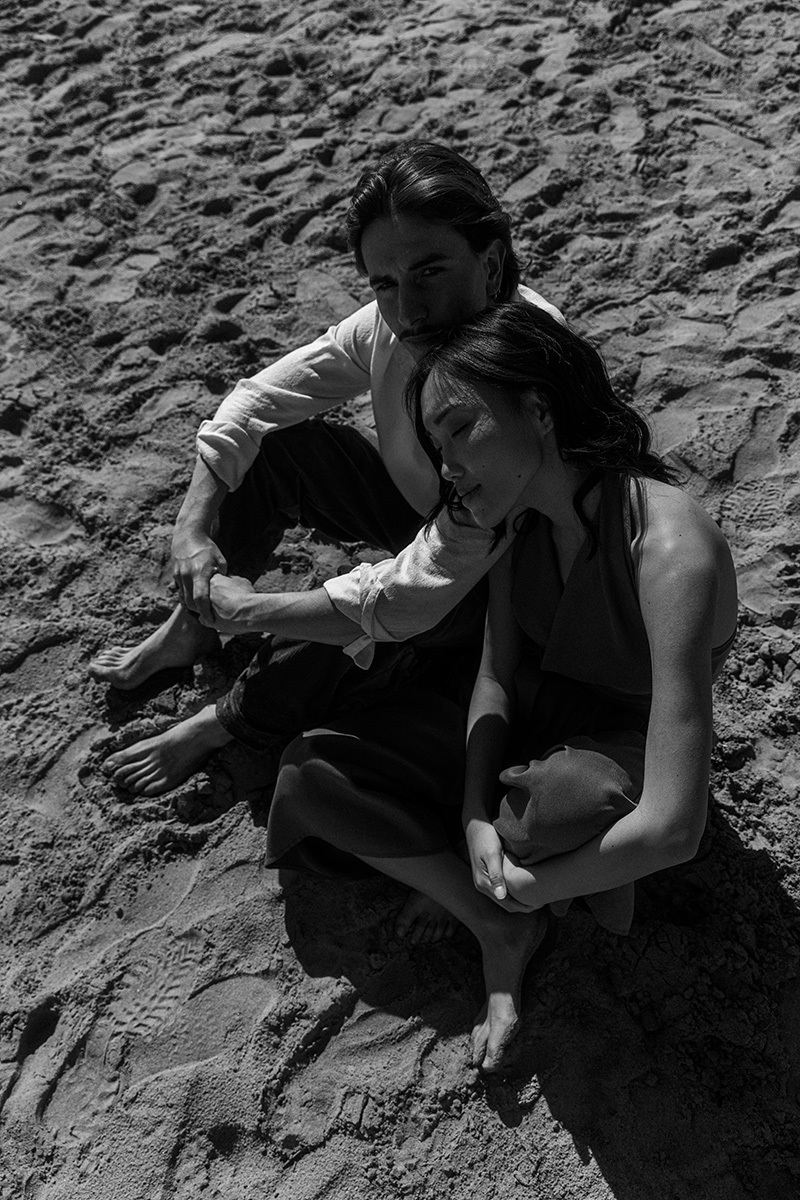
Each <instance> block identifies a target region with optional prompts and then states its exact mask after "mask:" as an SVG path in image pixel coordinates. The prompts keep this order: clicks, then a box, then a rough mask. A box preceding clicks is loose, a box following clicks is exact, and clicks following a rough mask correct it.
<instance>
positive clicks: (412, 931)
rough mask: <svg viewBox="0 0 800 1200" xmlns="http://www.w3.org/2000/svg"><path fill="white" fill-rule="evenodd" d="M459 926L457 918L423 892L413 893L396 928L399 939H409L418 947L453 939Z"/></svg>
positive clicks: (404, 905)
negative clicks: (423, 944)
mask: <svg viewBox="0 0 800 1200" xmlns="http://www.w3.org/2000/svg"><path fill="white" fill-rule="evenodd" d="M457 925H458V922H457V921H456V919H455V917H454V916H453V915H452V914H451V913H449V912H448V911H447V909H446V908H442V906H441V904H437V903H436V901H435V900H431V899H429V897H428V896H424V895H423V894H422V892H416V891H411V892H409V894H408V896H407V897H406V900H405V903H404V904H403V907H402V908H401V909H400V912H399V913H398V915H397V920H396V921H395V926H394V928H395V933H396V934H397V936H398V937H401V938H408V940H409V941H410V942H412V943H413V944H414V945H415V946H416V945H419V944H422V943H428V942H442V941H444V940H445V939H446V938H451V937H452V936H453V934H454V933H455V931H456V927H457Z"/></svg>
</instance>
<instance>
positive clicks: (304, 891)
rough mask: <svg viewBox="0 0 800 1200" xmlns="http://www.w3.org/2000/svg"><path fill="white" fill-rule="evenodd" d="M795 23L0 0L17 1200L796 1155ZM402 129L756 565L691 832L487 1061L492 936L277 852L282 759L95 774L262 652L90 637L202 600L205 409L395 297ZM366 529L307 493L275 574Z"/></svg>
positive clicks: (624, 1182)
mask: <svg viewBox="0 0 800 1200" xmlns="http://www.w3.org/2000/svg"><path fill="white" fill-rule="evenodd" d="M799 34H800V17H798V12H797V7H796V3H795V2H794V0H771V2H770V3H758V2H757V0H678V2H676V3H663V2H660V0H649V2H643V3H633V2H632V0H609V2H608V3H606V4H604V3H589V2H585V0H575V2H574V3H570V4H562V3H558V2H556V0H551V2H549V3H548V2H544V0H539V2H530V0H528V2H524V3H523V2H522V0H503V3H498V4H496V5H493V4H486V3H478V2H477V0H475V2H470V0H459V2H455V0H453V2H450V0H411V2H409V3H399V2H398V0H393V2H387V3H382V4H366V3H361V2H359V0H339V2H338V3H337V4H336V5H333V4H330V3H323V2H322V0H296V2H295V3H294V4H288V3H283V2H282V0H221V2H220V3H217V4H212V3H210V2H209V0H196V2H194V3H186V4H174V5H171V4H164V3H156V2H154V0H128V2H127V3H125V2H124V0H119V2H118V3H114V2H113V0H80V2H75V3H72V2H70V0H58V2H56V0H38V2H37V0H28V2H22V0H4V4H3V6H2V14H1V15H0V71H1V73H2V74H1V80H2V82H1V83H0V113H1V115H2V120H1V121H0V204H1V205H2V214H1V215H0V270H1V271H2V278H3V287H2V292H0V305H2V308H1V309H0V355H1V356H2V357H1V359H0V362H1V364H2V365H1V366H0V413H1V414H2V419H1V420H0V425H1V426H2V430H1V431H0V522H1V523H2V539H1V542H0V545H1V548H2V570H1V576H0V577H1V578H2V583H1V584H0V587H1V588H2V597H3V613H4V617H3V624H2V646H1V647H0V669H2V672H3V676H2V680H3V693H2V709H1V710H0V720H1V721H2V725H1V726H0V728H1V729H2V738H0V756H2V761H1V762H0V771H1V772H2V789H3V795H4V799H3V803H2V810H1V812H0V820H1V821H2V842H1V843H0V914H1V915H0V920H1V921H2V938H3V946H4V952H3V954H2V958H1V959H0V1147H1V1148H0V1197H2V1198H3V1200H9V1198H11V1197H22V1196H24V1197H26V1198H31V1200H32V1198H36V1200H67V1198H69V1200H73V1198H74V1197H80V1200H112V1198H113V1200H153V1198H155V1197H159V1198H161V1197H180V1198H184V1197H186V1198H188V1197H196V1196H201V1195H202V1196H204V1197H205V1196H207V1197H223V1196H224V1197H226V1198H228V1197H236V1198H237V1200H249V1198H251V1197H252V1198H255V1197H258V1198H259V1200H260V1198H261V1197H265V1196H269V1197H276V1198H280V1200H322V1198H323V1197H325V1198H337V1200H338V1198H343V1200H345V1198H346V1200H353V1198H361V1197H364V1198H366V1197H370V1198H372V1197H376V1196H377V1197H381V1198H382V1200H383V1198H393V1197H402V1196H412V1197H415V1198H422V1200H428V1198H431V1200H432V1198H433V1197H436V1198H437V1200H438V1198H440V1197H448V1196H453V1197H459V1198H460V1197H465V1196H468V1197H470V1198H471V1200H472V1198H475V1200H492V1198H494V1197H497V1198H498V1200H500V1198H502V1200H522V1198H525V1200H610V1198H612V1197H613V1198H615V1200H653V1198H654V1197H657V1198H658V1200H672V1198H675V1200H684V1198H686V1200H689V1198H690V1197H691V1200H744V1198H745V1197H752V1196H758V1197H762V1196H763V1197H765V1198H766V1197H769V1198H770V1200H784V1198H786V1200H788V1198H789V1197H794V1196H796V1195H797V1194H798V1191H799V1190H800V1149H798V1147H800V1119H798V1099H799V1098H800V912H799V910H798V904H800V866H799V864H800V853H799V852H800V796H799V795H798V783H799V781H800V761H799V760H798V745H797V737H796V734H797V728H798V716H797V712H798V709H797V705H796V703H795V699H796V695H795V694H796V691H797V679H798V675H797V664H798V661H800V659H799V658H798V632H797V630H798V624H797V613H798V608H799V607H800V577H799V576H798V566H797V558H796V556H797V549H798V546H799V545H800V536H798V522H797V513H798V507H799V506H800V481H799V480H798V468H799V467H800V455H799V454H798V440H797V439H798V434H799V433H800V389H799V388H798V382H797V375H798V368H800V329H799V328H798V257H799V255H798V227H800V170H799V168H798V163H800V132H799V130H798V111H799V105H800V101H799V100H798V87H799V86H800V71H799V69H798V61H800V53H799V50H798V35H799ZM407 135H424V136H428V137H432V138H435V139H441V140H447V141H448V142H450V143H452V144H453V145H455V146H456V147H458V148H461V149H463V151H464V152H465V153H466V154H467V155H468V156H469V157H470V158H472V159H473V160H475V161H476V162H477V163H478V164H479V165H480V167H481V168H482V169H484V171H485V172H486V174H487V175H488V176H489V178H490V179H491V181H492V183H493V184H494V186H495V188H496V190H497V191H498V193H499V194H501V195H502V196H503V197H504V199H505V202H506V204H507V206H508V207H509V209H510V210H511V211H512V212H513V215H514V220H515V226H516V230H517V237H518V243H519V247H520V250H521V251H522V257H523V259H524V260H525V264H526V266H525V278H526V280H527V281H528V282H529V283H531V284H532V285H533V286H535V287H536V288H538V289H539V290H540V291H541V292H543V293H544V294H545V295H546V296H547V297H548V298H549V299H550V300H552V301H554V302H555V303H556V304H557V305H559V306H560V307H561V308H562V310H563V311H564V312H565V313H566V314H567V315H568V316H569V318H570V320H571V321H572V322H573V323H574V325H575V326H576V327H577V328H578V329H579V330H581V331H583V332H585V333H587V334H589V335H590V336H592V337H593V338H594V339H595V340H596V341H597V342H598V344H599V345H601V346H602V348H603V350H604V351H605V353H606V355H607V357H608V360H609V363H610V366H611V369H612V372H613V375H614V378H615V381H616V382H617V383H618V384H619V386H620V387H621V388H623V389H624V390H625V392H626V394H630V395H632V396H634V397H635V398H636V399H637V400H638V401H639V402H640V403H641V404H642V405H643V406H644V408H645V409H646V410H647V412H648V413H649V414H650V416H651V418H652V421H653V424H654V426H655V428H656V431H657V434H658V438H659V443H660V445H661V447H662V448H663V449H664V450H669V451H670V452H671V453H672V454H673V456H674V458H675V459H676V461H678V462H679V463H680V464H681V465H682V467H683V469H684V471H685V474H686V478H687V486H688V487H689V488H690V489H691V491H692V492H693V493H694V494H695V495H696V496H697V497H699V499H700V500H701V501H702V502H703V503H704V504H705V505H706V506H707V507H708V509H709V510H710V511H711V512H712V514H713V515H714V516H715V517H716V518H717V519H718V520H719V522H720V523H721V525H722V527H723V529H724V530H725V532H726V534H727V536H728V537H729V539H730V542H731V545H732V548H733V551H734V554H735V557H736V562H737V566H738V569H739V573H740V580H741V598H742V626H741V634H740V638H739V641H738V644H737V646H736V648H735V650H734V652H733V655H732V657H731V660H730V664H729V667H728V669H727V671H726V674H725V676H724V678H723V680H722V681H721V683H720V685H719V687H718V692H717V729H718V733H719V739H720V740H719V745H718V748H717V750H716V752H715V761H714V779H713V792H714V804H713V806H712V811H711V816H710V821H709V829H708V833H707V836H706V837H705V838H704V841H703V846H702V848H701V852H700V854H699V856H698V859H697V860H696V861H695V862H693V863H691V864H689V865H687V866H685V867H682V868H679V869H675V870H671V871H667V872H664V873H662V874H660V875H658V876H654V877H653V878H652V879H650V880H648V881H646V882H645V883H643V884H640V885H639V888H638V911H637V917H636V920H635V924H634V927H633V930H632V932H631V935H630V936H629V937H628V938H627V939H619V938H615V937H613V936H612V935H610V934H604V933H603V932H602V931H600V930H598V929H597V927H595V926H593V925H592V923H591V921H590V920H589V918H588V916H587V915H586V914H585V913H582V912H581V911H579V910H577V909H576V908H575V906H573V908H572V910H571V911H570V914H569V916H568V917H567V918H566V919H565V920H564V922H563V925H562V933H561V939H560V942H559V944H558V946H557V948H556V950H555V951H554V952H553V954H552V955H551V956H550V957H549V958H548V959H547V960H546V961H545V962H544V963H543V964H542V965H541V966H540V967H539V968H538V969H537V970H536V971H535V972H532V973H531V975H530V977H529V978H528V980H527V984H526V989H525V1011H526V1019H525V1025H524V1029H523V1031H522V1033H521V1036H520V1038H519V1045H518V1055H517V1057H516V1059H515V1062H514V1064H513V1066H512V1067H511V1068H510V1069H509V1072H508V1073H507V1074H506V1075H504V1076H503V1077H499V1078H484V1077H481V1076H479V1075H478V1074H477V1073H476V1072H475V1071H474V1070H472V1069H470V1068H469V1067H468V1066H467V1046H468V1036H469V1029H470V1025H471V1021H472V1018H473V1015H474V1013H475V1011H476V1008H477V1006H478V1004H479V1001H480V998H481V977H480V965H479V959H478V954H477V950H476V947H475V946H474V944H473V943H472V942H471V940H470V939H469V937H468V936H467V935H466V934H464V935H463V936H460V937H458V938H456V940H455V941H454V942H452V943H451V944H449V945H447V946H444V947H436V948H431V947H425V948H418V949H415V948H413V947H409V946H407V945H405V944H401V943H400V942H399V941H398V940H397V938H396V937H395V936H394V934H393V924H392V922H393V917H394V913H395V912H396V910H397V908H398V906H399V904H400V903H401V899H402V892H401V890H400V889H399V888H397V887H396V886H395V885H393V884H390V883H389V882H388V881H383V880H380V879H375V880H371V881H369V882H366V883H359V884H355V883H353V884H347V883H341V884H329V883H321V882H317V881H313V880H310V879H304V878H301V877H299V876H292V875H289V874H283V875H278V874H277V873H276V872H274V871H269V870H266V869H265V868H264V867H263V865H262V863H261V855H262V848H263V823H264V814H265V811H266V806H267V804H268V798H269V782H270V778H271V772H272V771H273V769H274V763H273V762H270V761H268V760H265V761H263V762H261V761H257V760H256V759H255V758H254V757H253V756H248V755H247V754H245V753H243V752H240V751H236V750H230V749H229V750H226V751H225V752H224V753H223V754H221V755H220V756H219V757H218V758H217V759H216V760H215V761H214V762H212V763H211V764H210V766H209V770H208V771H207V772H206V773H204V774H203V775H202V776H200V777H199V778H198V779H197V780H196V781H195V782H194V783H193V784H191V785H189V786H186V787H184V788H182V789H179V791H178V792H177V793H175V794H172V795H170V796H167V797H165V798H163V799H161V800H157V801H147V802H140V803H132V802H126V800H125V797H124V796H123V795H122V794H121V793H118V792H116V791H115V790H114V789H113V788H112V787H111V786H110V785H109V783H108V781H107V780H106V779H105V778H104V776H103V775H102V773H100V772H99V771H98V763H99V762H100V760H101V759H102V756H103V754H104V753H106V752H107V750H108V749H109V747H111V746H116V745H119V744H122V743H125V742H128V741H132V740H135V739H136V738H137V737H139V736H141V734H142V733H143V732H147V731H148V730H151V729H153V728H159V727H163V726H165V725H166V724H168V723H170V722H172V721H174V720H175V719H176V718H179V717H181V716H184V715H187V714H189V713H191V712H194V711H195V710H196V709H197V708H198V707H200V706H201V705H202V704H203V703H204V702H205V701H206V700H207V698H208V697H209V696H216V695H218V694H220V692H221V691H223V690H224V689H225V687H226V685H227V683H228V682H229V681H230V680H231V678H232V677H233V675H234V674H235V672H236V670H237V669H238V667H239V666H240V665H241V664H242V663H243V662H244V661H246V658H247V656H248V653H249V648H248V646H247V645H246V644H242V643H241V642H233V643H230V644H229V645H228V647H227V648H226V650H225V651H224V652H222V653H220V654H218V655H216V656H214V657H211V658H208V659H206V660H204V661H203V662H202V663H201V664H199V665H198V667H196V668H195V669H194V671H182V672H180V671H179V672H174V673H173V674H172V675H169V676H162V677H160V678H159V679H158V680H157V681H154V682H153V683H152V684H151V685H148V686H146V687H144V688H142V689H140V690H139V691H137V692H134V693H130V694H127V695H125V694H122V693H119V692H115V691H113V690H110V689H108V688H106V687H104V686H101V685H100V684H98V683H95V682H92V681H91V680H90V679H89V678H88V676H87V670H86V668H87V662H88V661H89V659H90V658H91V657H92V655H93V654H94V653H96V652H97V651H98V650H99V649H100V648H101V647H103V646H105V645H107V644H109V643H111V642H115V641H116V642H119V641H122V642H126V643H130V642H135V641H138V640H139V639H140V638H141V637H142V636H143V635H144V634H145V633H146V632H148V631H149V630H150V629H152V628H154V627H155V625H156V624H158V623H159V622H160V620H161V619H162V618H163V617H164V616H165V615H166V614H167V613H168V612H169V610H170V608H171V604H172V593H171V590H170V588H171V584H170V576H169V563H168V546H169V530H170V525H171V522H172V521H173V520H174V517H175V514H176V512H177V508H178V506H179V503H180V500H181V498H182V495H183V492H184V490H185V487H186V484H187V481H188V477H189V473H190V470H191V464H192V461H193V453H194V450H193V436H194V431H195V429H196V427H197V425H198V423H199V421H200V420H201V419H202V418H203V417H205V416H209V415H211V414H212V413H213V411H214V409H215V407H216V404H217V403H218V400H219V398H220V397H221V396H222V395H224V394H225V392H226V391H227V390H228V389H229V388H230V387H231V386H232V384H233V383H234V382H235V381H236V379H238V378H239V377H241V376H244V375H247V374H251V373H252V372H253V371H254V370H255V369H256V368H257V367H258V366H261V365H263V364H265V363H267V362H268V361H271V360H272V359H273V358H274V357H275V356H276V355H278V354H280V353H281V351H283V350H284V349H289V348H292V347H293V346H295V345H297V344H298V343H300V342H302V341H304V340H308V339H309V338H311V337H312V336H313V335H315V334H316V333H317V332H318V331H319V330H320V329H321V328H324V327H325V326H326V325H327V324H329V323H330V322H332V321H334V320H336V319H338V318H340V317H341V316H343V315H345V314H347V313H348V312H350V311H352V310H353V309H354V308H355V307H356V306H357V305H358V304H359V303H361V302H363V301H364V300H365V299H367V298H368V293H367V291H366V289H365V286H364V283H363V281H362V280H360V279H359V278H358V276H357V275H356V273H355V271H354V269H353V266H352V264H351V261H350V259H349V256H348V254H347V252H346V248H345V245H344V241H343V236H342V214H343V211H344V207H345V204H346V197H347V194H348V191H349V188H350V186H351V184H352V182H353V180H354V177H355V176H356V175H357V173H358V171H359V170H360V169H361V167H362V166H363V165H365V164H367V163H370V162H371V161H372V160H373V159H374V158H375V156H376V152H377V151H379V150H382V149H383V148H386V147H389V146H390V145H392V144H393V143H394V142H395V141H396V140H398V139H399V138H401V137H404V136H407ZM341 415H342V418H343V419H345V420H348V421H351V422H353V423H355V424H357V425H364V424H365V423H368V408H367V405H366V404H365V403H357V404H354V405H352V406H350V407H349V408H347V409H345V410H344V411H343V412H342V414H341ZM362 552H363V548H362V547H358V546H346V547H339V546H333V545H330V544H328V543H325V542H322V541H320V540H319V539H318V538H316V537H315V536H313V535H312V534H311V533H309V531H304V530H299V531H296V532H293V533H291V534H290V535H288V536H287V538H286V541H285V542H284V544H283V545H282V547H281V548H280V550H279V552H278V554H277V555H276V559H275V563H274V569H273V570H272V572H271V574H270V576H269V577H268V579H267V580H266V583H267V584H269V585H270V586H273V587H278V588H289V587H306V586H312V585H314V584H316V583H318V582H320V581H321V580H322V579H323V578H325V577H326V576H328V575H331V574H333V573H335V572H336V571H337V570H338V569H339V568H340V567H341V566H343V565H347V564H348V563H349V562H353V561H357V560H358V557H359V554H360V553H362Z"/></svg>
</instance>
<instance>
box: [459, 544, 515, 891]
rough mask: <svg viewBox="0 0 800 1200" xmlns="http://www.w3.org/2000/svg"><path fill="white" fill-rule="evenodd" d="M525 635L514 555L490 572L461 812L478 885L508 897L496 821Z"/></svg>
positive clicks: (468, 740) (469, 723)
mask: <svg viewBox="0 0 800 1200" xmlns="http://www.w3.org/2000/svg"><path fill="white" fill-rule="evenodd" d="M521 645H522V643H521V635H520V631H519V627H518V625H517V622H516V619H515V617H514V614H513V611H512V609H511V554H510V552H507V553H506V554H505V555H504V556H503V558H501V559H500V561H499V562H498V563H497V564H496V565H495V566H494V567H493V568H492V570H491V572H490V574H489V606H488V610H487V614H486V632H485V634H484V643H483V655H482V657H481V665H480V668H479V670H478V676H477V679H476V680H475V685H474V687H473V690H472V699H471V701H470V707H469V716H468V719H467V762H466V783H465V787H464V807H463V812H462V817H463V823H464V832H465V834H466V838H467V846H468V848H469V852H470V861H471V864H472V873H473V880H474V882H475V886H476V888H478V890H479V891H482V892H484V893H485V894H486V895H488V896H491V897H492V898H493V899H496V900H500V901H505V900H506V884H505V881H504V879H503V870H502V845H501V842H500V838H499V837H498V835H497V833H496V832H495V830H494V827H493V825H492V818H493V816H494V806H495V800H496V797H497V787H498V783H497V780H498V775H499V774H500V770H501V768H502V766H503V765H504V754H505V749H506V744H507V742H508V729H509V723H510V720H511V713H512V705H513V699H512V698H513V694H514V691H513V689H514V671H515V669H516V667H517V665H518V663H519V660H520V655H521Z"/></svg>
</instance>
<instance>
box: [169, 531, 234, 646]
mask: <svg viewBox="0 0 800 1200" xmlns="http://www.w3.org/2000/svg"><path fill="white" fill-rule="evenodd" d="M227 570H228V564H227V562H226V560H225V556H224V554H223V553H222V551H221V550H220V548H219V547H218V546H217V545H216V543H215V542H213V541H212V540H211V538H210V537H209V536H208V535H207V534H205V533H201V532H199V531H197V530H181V529H178V528H176V530H175V534H174V536H173V539H172V575H173V578H174V580H175V582H176V584H177V585H178V593H179V596H180V601H181V604H183V606H184V607H185V608H188V610H189V612H193V613H195V614H196V615H197V616H198V617H199V618H200V621H201V622H202V624H203V625H207V626H213V625H214V613H213V611H212V607H211V600H210V598H209V584H210V582H211V579H212V577H213V576H215V575H224V574H225V572H226V571H227Z"/></svg>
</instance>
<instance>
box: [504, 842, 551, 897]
mask: <svg viewBox="0 0 800 1200" xmlns="http://www.w3.org/2000/svg"><path fill="white" fill-rule="evenodd" d="M503 879H504V881H505V885H506V890H507V892H508V896H509V899H512V900H513V901H514V903H515V904H516V905H517V906H518V907H517V909H516V911H517V912H536V911H537V910H538V909H540V908H544V903H541V904H537V903H536V901H535V899H534V898H533V890H534V887H535V884H536V880H535V878H534V876H533V873H532V872H531V871H529V870H528V869H527V868H526V867H524V866H523V865H522V864H521V863H520V861H519V859H518V858H517V856H516V855H515V854H510V853H509V852H508V851H507V850H505V851H503Z"/></svg>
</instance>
